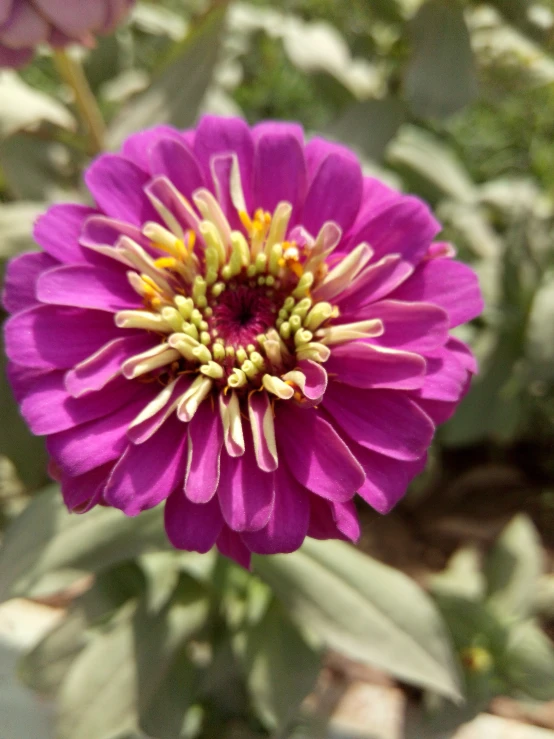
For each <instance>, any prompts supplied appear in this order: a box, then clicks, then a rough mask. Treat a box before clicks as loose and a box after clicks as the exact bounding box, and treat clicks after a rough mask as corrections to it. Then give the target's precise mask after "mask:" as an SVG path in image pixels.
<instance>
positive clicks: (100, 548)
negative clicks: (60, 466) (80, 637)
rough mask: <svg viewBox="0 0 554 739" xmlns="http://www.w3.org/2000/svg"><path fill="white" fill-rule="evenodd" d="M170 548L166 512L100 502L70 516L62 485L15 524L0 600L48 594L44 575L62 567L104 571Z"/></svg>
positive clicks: (2, 559) (0, 574)
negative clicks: (133, 513)
mask: <svg viewBox="0 0 554 739" xmlns="http://www.w3.org/2000/svg"><path fill="white" fill-rule="evenodd" d="M167 546H169V545H168V544H167V539H166V536H165V532H164V529H163V511H162V509H161V508H155V509H153V510H150V511H144V512H143V513H141V515H140V516H137V517H136V518H130V517H127V516H125V515H124V514H123V513H121V511H118V510H116V509H114V508H106V507H102V506H97V507H96V508H94V509H92V510H91V511H89V512H88V513H86V514H84V515H82V516H80V515H77V514H69V513H68V512H67V510H66V508H65V506H64V503H63V500H62V497H61V495H60V492H59V489H58V488H57V487H55V486H52V487H51V488H49V489H48V490H47V491H45V492H43V493H41V494H40V495H38V496H36V497H35V498H34V499H33V501H32V502H31V503H30V505H29V506H28V507H27V509H26V510H25V511H24V512H23V514H22V515H21V516H19V517H18V518H17V519H16V521H14V523H13V524H12V526H10V528H9V529H8V531H7V532H6V535H5V537H4V542H3V546H2V549H1V550H0V600H5V599H6V598H10V597H14V596H16V595H30V594H32V595H38V594H41V595H45V594H46V593H47V592H48V591H46V592H45V590H44V588H43V587H41V585H42V581H43V578H44V577H45V576H46V575H49V574H50V573H52V572H55V571H57V570H67V569H69V570H75V571H76V576H77V575H78V572H79V571H85V572H99V571H100V570H102V569H105V568H107V567H109V566H110V565H112V564H115V563H117V562H122V561H125V560H127V559H131V558H133V557H136V556H138V555H139V554H142V553H144V552H148V551H154V550H157V549H160V548H161V549H163V548H165V547H167Z"/></svg>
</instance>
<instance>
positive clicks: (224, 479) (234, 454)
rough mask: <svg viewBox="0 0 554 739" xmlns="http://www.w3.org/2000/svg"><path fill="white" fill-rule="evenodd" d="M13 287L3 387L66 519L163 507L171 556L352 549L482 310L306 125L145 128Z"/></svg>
mask: <svg viewBox="0 0 554 739" xmlns="http://www.w3.org/2000/svg"><path fill="white" fill-rule="evenodd" d="M85 179H86V184H87V186H88V188H89V190H90V192H91V193H92V195H93V197H94V200H95V202H96V206H95V207H94V208H89V207H85V206H82V205H55V206H53V207H52V208H51V209H50V210H49V211H48V212H47V213H46V214H45V215H44V216H42V217H41V218H40V219H39V220H38V222H37V224H36V228H35V238H36V241H37V242H38V243H39V244H40V245H41V246H42V248H43V251H42V252H39V253H32V254H24V255H22V256H20V257H18V258H17V259H15V260H13V261H12V262H11V264H10V266H9V269H8V273H7V279H6V291H5V304H6V307H7V309H8V310H9V311H10V312H13V313H15V315H14V316H12V317H11V318H10V319H9V320H8V322H7V324H6V339H7V353H8V356H9V359H10V360H11V364H10V370H9V372H10V377H11V382H12V384H13V387H14V391H15V394H16V396H17V398H18V400H19V402H20V403H21V408H22V412H23V415H24V417H25V418H26V420H27V422H28V423H29V425H30V427H31V429H32V430H33V432H34V433H36V434H45V435H47V448H48V451H49V454H50V456H51V459H52V465H51V470H52V474H53V476H54V477H56V478H57V479H58V480H59V481H60V483H61V488H62V492H63V495H64V499H65V502H66V504H67V506H68V508H69V509H70V510H74V511H86V510H88V509H89V508H91V507H92V506H94V505H96V504H98V503H100V504H102V505H108V506H114V507H116V508H119V509H121V510H122V511H124V512H125V513H126V514H128V515H131V516H134V515H136V514H138V513H140V512H141V511H143V510H145V509H148V508H152V507H153V506H157V505H158V504H159V503H161V502H162V501H165V525H166V530H167V535H168V537H169V539H170V540H171V542H172V543H173V545H174V546H175V547H178V548H182V549H187V550H196V551H199V552H206V551H208V550H209V549H210V548H211V547H212V546H213V545H214V544H216V545H217V546H218V548H219V549H220V551H221V552H223V553H224V554H226V555H228V556H230V557H233V558H234V559H236V560H237V561H238V562H240V563H242V564H243V565H245V566H248V563H249V560H250V553H251V552H258V553H262V554H269V553H274V552H291V551H294V550H296V549H297V548H298V547H299V546H300V545H301V544H302V541H303V540H304V537H305V536H312V537H316V538H320V539H326V538H342V539H350V540H356V539H357V537H358V535H359V525H358V521H357V515H356V509H355V506H354V501H353V498H354V495H355V494H356V493H358V494H359V495H360V496H361V497H362V498H363V499H364V500H366V501H367V502H368V503H369V504H370V505H371V506H373V507H374V508H376V509H377V510H378V511H381V512H386V511H388V510H389V509H390V508H391V507H392V506H393V505H394V504H395V503H396V501H397V500H398V499H399V498H400V497H401V496H402V495H403V493H404V492H405V489H406V486H407V484H408V482H409V481H410V480H411V478H412V477H413V476H414V475H416V474H417V473H418V472H420V471H421V469H422V468H423V467H424V465H425V458H426V451H427V449H428V447H429V444H430V442H431V439H432V438H433V434H434V431H435V426H436V425H437V424H438V423H441V422H442V421H444V420H446V419H447V418H448V417H449V416H450V415H451V414H452V413H453V411H454V409H455V407H456V404H457V403H458V402H459V400H460V398H461V397H462V396H463V395H464V393H465V392H466V390H467V387H468V382H469V378H470V376H471V374H472V373H473V372H475V362H474V359H473V356H472V354H471V353H470V351H469V350H468V348H467V347H466V346H465V345H464V344H463V343H462V342H461V341H459V340H458V339H456V338H452V337H451V336H450V335H449V330H450V329H451V328H452V327H454V326H457V325H458V324H460V323H462V322H464V321H467V320H469V319H471V318H473V317H474V316H476V315H477V314H478V313H479V312H480V311H481V308H482V304H481V297H480V292H479V287H478V284H477V280H476V277H475V275H474V273H473V272H472V271H471V269H469V267H467V266H465V265H463V264H460V263H458V262H456V261H455V260H454V259H452V256H453V250H452V249H451V247H449V246H448V245H446V244H444V243H433V238H434V237H435V235H436V234H437V233H438V231H439V230H440V226H439V224H438V223H437V222H436V221H435V219H434V218H433V217H432V215H431V214H430V212H429V210H428V208H427V207H426V206H425V205H424V204H423V203H422V202H421V201H420V200H418V199H417V198H414V197H409V196H404V195H400V194H399V193H397V192H395V191H394V190H392V189H390V188H389V187H387V186H386V185H384V184H382V183H381V182H379V181H378V180H376V179H373V178H370V177H364V176H363V175H362V172H361V170H360V166H359V164H358V162H357V160H356V158H355V157H354V156H353V154H352V153H351V152H349V151H348V150H346V149H345V148H343V147H342V146H338V145H336V144H332V143H329V142H327V141H324V140H322V139H319V138H315V139H312V140H311V141H310V142H309V143H307V144H305V142H304V137H303V132H302V129H301V128H300V126H298V125H295V124H287V123H262V124H260V125H257V126H254V127H253V128H252V129H250V128H249V127H248V126H247V125H246V123H244V122H243V121H242V120H239V119H221V118H214V117H205V118H203V119H202V120H201V122H200V124H199V125H198V127H197V129H196V130H195V131H186V132H185V133H180V132H178V131H176V130H174V129H172V128H169V127H166V126H161V127H158V128H154V129H152V130H149V131H145V132H143V133H139V134H137V135H134V136H132V137H131V138H129V139H128V140H127V142H126V143H125V144H124V146H123V151H122V153H121V154H104V155H102V156H100V157H99V158H98V159H97V160H96V161H95V162H94V163H93V164H92V166H91V167H90V168H89V170H88V172H87V173H86V177H85Z"/></svg>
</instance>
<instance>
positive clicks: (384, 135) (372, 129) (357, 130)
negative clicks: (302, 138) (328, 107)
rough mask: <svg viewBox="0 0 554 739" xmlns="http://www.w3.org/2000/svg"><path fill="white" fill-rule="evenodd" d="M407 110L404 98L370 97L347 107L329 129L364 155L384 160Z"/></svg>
mask: <svg viewBox="0 0 554 739" xmlns="http://www.w3.org/2000/svg"><path fill="white" fill-rule="evenodd" d="M405 116H406V109H405V105H404V103H402V101H401V100H397V99H395V98H388V99H386V100H367V101H365V102H363V103H355V104H354V105H352V106H350V107H349V108H347V109H346V111H345V112H344V113H343V114H342V115H341V116H340V118H339V119H338V120H337V121H335V122H334V123H333V124H331V125H330V126H329V127H328V128H327V129H326V130H325V132H324V133H325V134H326V135H331V136H333V137H334V138H336V139H339V140H340V141H343V142H344V143H345V144H348V146H352V147H354V148H355V149H357V150H358V151H359V152H360V153H361V154H362V155H364V156H367V157H369V158H370V159H373V160H375V161H381V159H382V157H383V153H384V151H385V149H386V147H387V144H388V143H389V141H391V139H392V138H393V137H394V136H395V134H396V132H397V130H398V127H399V126H400V124H401V123H403V121H404V119H405Z"/></svg>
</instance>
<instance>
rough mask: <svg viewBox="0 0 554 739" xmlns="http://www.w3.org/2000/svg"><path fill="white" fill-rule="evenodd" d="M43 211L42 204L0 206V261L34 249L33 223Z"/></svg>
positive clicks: (27, 203) (43, 205) (6, 204)
mask: <svg viewBox="0 0 554 739" xmlns="http://www.w3.org/2000/svg"><path fill="white" fill-rule="evenodd" d="M45 209H46V205H45V204H44V203H32V202H20V203H2V204H0V259H8V258H9V257H13V256H14V255H16V254H19V253H20V252H22V251H26V250H27V249H33V248H36V247H35V244H34V242H33V237H32V230H33V223H34V222H35V219H36V218H37V216H38V215H39V214H40V213H42V212H44V210H45Z"/></svg>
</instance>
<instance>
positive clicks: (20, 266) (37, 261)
mask: <svg viewBox="0 0 554 739" xmlns="http://www.w3.org/2000/svg"><path fill="white" fill-rule="evenodd" d="M57 264H59V262H57V261H56V260H55V259H54V258H53V257H51V256H50V255H49V254H44V253H43V252H33V253H31V254H21V256H19V257H15V259H12V260H11V261H9V262H8V264H7V267H6V276H5V278H4V294H3V296H2V297H3V302H4V307H5V308H6V310H7V311H9V312H10V313H18V312H19V311H21V310H26V309H27V308H32V307H33V306H34V305H36V304H37V297H36V291H35V288H36V283H37V279H38V278H39V276H40V274H41V273H42V272H44V271H45V270H47V269H50V268H51V267H55V266H56V265H57Z"/></svg>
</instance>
